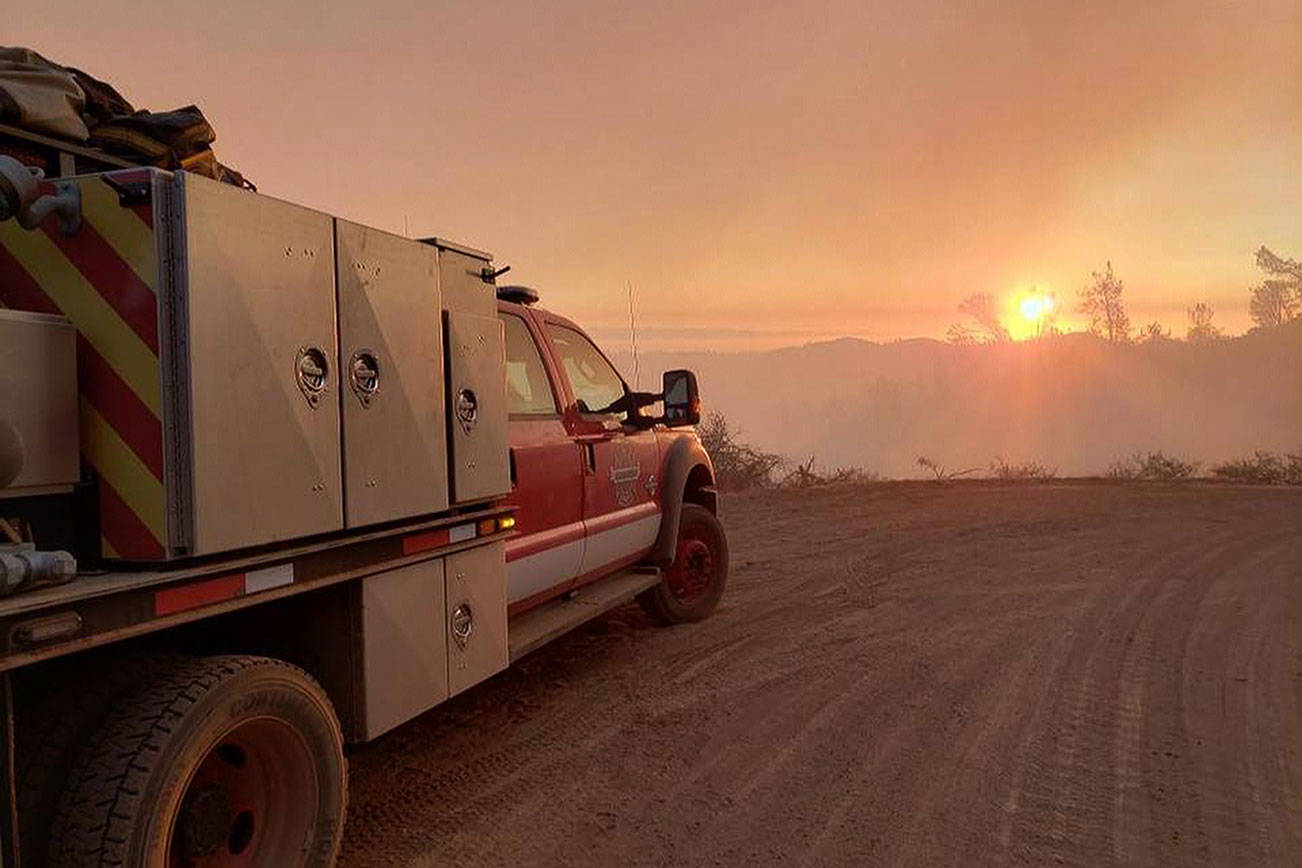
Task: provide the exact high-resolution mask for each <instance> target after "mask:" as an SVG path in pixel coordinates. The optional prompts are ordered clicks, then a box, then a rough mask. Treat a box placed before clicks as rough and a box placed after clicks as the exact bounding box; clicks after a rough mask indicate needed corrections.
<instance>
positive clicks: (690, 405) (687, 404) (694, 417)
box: [664, 371, 701, 426]
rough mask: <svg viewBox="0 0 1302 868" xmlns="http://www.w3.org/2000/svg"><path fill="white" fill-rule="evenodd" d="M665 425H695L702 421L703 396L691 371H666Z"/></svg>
mask: <svg viewBox="0 0 1302 868" xmlns="http://www.w3.org/2000/svg"><path fill="white" fill-rule="evenodd" d="M664 387H665V398H664V401H665V424H666V425H670V426H679V425H695V424H697V423H698V422H700V421H701V394H700V391H699V390H698V389H697V388H696V375H695V374H693V373H692V372H691V371H665V375H664Z"/></svg>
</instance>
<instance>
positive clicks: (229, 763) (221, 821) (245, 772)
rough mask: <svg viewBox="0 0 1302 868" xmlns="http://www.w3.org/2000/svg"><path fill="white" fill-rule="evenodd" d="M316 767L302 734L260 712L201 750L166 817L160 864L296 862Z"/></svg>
mask: <svg viewBox="0 0 1302 868" xmlns="http://www.w3.org/2000/svg"><path fill="white" fill-rule="evenodd" d="M318 799H319V796H318V794H317V781H316V770H315V767H314V766H313V764H312V759H311V754H310V752H309V750H308V747H307V744H306V742H304V740H303V738H302V736H300V735H299V733H298V732H297V731H296V730H294V728H293V727H291V726H289V725H288V724H286V723H284V722H282V721H279V720H274V719H271V718H261V719H257V720H251V721H247V722H245V723H242V724H239V725H238V726H236V727H235V728H234V729H232V730H231V731H230V732H228V733H227V734H226V735H224V736H223V737H222V738H220V739H218V741H217V743H216V744H214V745H213V746H212V747H211V748H210V749H209V751H208V752H207V754H205V755H204V758H203V760H202V761H200V763H199V765H198V767H197V768H195V770H194V774H193V775H192V776H191V778H190V783H189V785H188V786H187V787H186V791H185V795H184V796H183V797H182V798H181V802H180V804H179V805H178V806H177V810H176V814H175V816H173V818H172V824H171V833H170V835H169V840H168V848H167V863H166V864H167V866H168V868H248V866H254V865H277V866H281V865H283V866H286V868H289V866H294V865H298V864H300V863H301V861H302V859H303V858H304V856H305V855H306V852H305V850H304V847H305V845H306V843H307V842H308V840H309V839H310V837H311V832H312V824H313V823H314V822H315V817H316V813H317V801H318Z"/></svg>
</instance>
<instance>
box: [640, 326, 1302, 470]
mask: <svg viewBox="0 0 1302 868" xmlns="http://www.w3.org/2000/svg"><path fill="white" fill-rule="evenodd" d="M616 362H617V364H620V365H621V367H623V368H624V369H626V370H627V369H628V368H629V367H630V365H629V364H628V362H629V359H628V357H627V354H626V353H625V354H623V355H622V356H620V357H617V358H616ZM639 367H640V369H641V371H642V372H643V374H642V380H643V384H644V385H646V384H647V383H648V382H649V381H650V377H648V373H649V374H651V376H658V374H659V372H660V371H662V370H665V369H667V368H672V367H690V368H693V369H695V370H696V372H697V374H698V375H699V377H700V383H701V390H702V395H703V398H704V402H705V405H706V408H707V410H708V409H717V410H719V411H721V412H723V413H724V414H725V415H726V416H727V417H728V419H729V420H730V421H731V422H732V423H733V424H734V425H735V426H736V427H738V428H739V429H740V430H741V432H742V437H743V439H745V440H747V441H748V442H751V443H753V444H754V445H756V446H760V447H762V448H765V449H768V450H770V451H775V452H779V453H782V454H783V455H786V456H788V457H790V458H793V459H799V460H805V459H807V458H808V457H809V456H810V455H814V456H816V457H817V459H818V462H819V464H820V465H821V466H823V467H831V466H842V465H857V466H861V467H864V468H865V469H868V470H873V471H876V472H879V473H882V474H885V475H888V476H916V475H918V467H917V464H916V462H917V458H918V457H919V456H920V455H925V456H928V457H930V458H932V459H933V460H935V461H938V462H941V463H944V464H946V465H947V466H950V467H956V466H964V467H969V466H980V467H985V466H987V465H988V464H989V463H990V461H991V460H992V459H993V458H994V457H995V456H1001V457H1003V458H1005V459H1007V460H1009V461H1030V460H1035V461H1040V462H1042V463H1044V464H1046V465H1048V466H1049V467H1051V468H1056V469H1057V470H1058V472H1059V473H1060V474H1063V475H1091V474H1098V473H1102V472H1104V471H1105V470H1106V469H1107V467H1108V466H1109V465H1110V464H1111V463H1112V462H1114V461H1116V460H1118V459H1121V458H1124V457H1126V456H1128V455H1130V454H1132V453H1134V452H1136V451H1140V450H1161V451H1164V452H1166V453H1167V454H1174V455H1179V456H1181V457H1185V458H1188V459H1194V460H1200V461H1203V462H1210V461H1220V460H1224V459H1227V458H1232V457H1237V456H1240V455H1244V454H1247V453H1250V452H1251V451H1253V450H1254V449H1272V450H1275V451H1287V450H1296V449H1298V448H1299V447H1302V321H1298V320H1295V321H1293V322H1291V323H1288V324H1286V325H1284V326H1280V327H1278V328H1274V329H1261V330H1254V331H1252V332H1249V333H1248V334H1246V335H1243V336H1240V337H1235V338H1226V339H1222V340H1216V341H1206V342H1194V343H1189V342H1185V341H1174V340H1165V341H1162V340H1159V341H1154V342H1149V343H1144V344H1110V343H1108V342H1106V341H1104V340H1101V339H1100V338H1097V337H1094V336H1093V335H1089V334H1083V333H1072V334H1066V335H1060V336H1056V337H1052V338H1046V339H1043V340H1038V341H1023V342H1015V343H1005V344H985V345H977V346H955V345H952V344H948V343H944V342H941V341H937V340H932V339H927V338H917V339H909V340H901V341H894V342H890V343H879V342H873V341H866V340H862V339H859V338H839V339H836V340H829V341H818V342H814V343H808V344H804V345H802V346H798V347H785V348H781V349H773V350H764V351H754V352H718V353H716V352H698V353H646V354H643V355H642V356H641V359H640V366H639Z"/></svg>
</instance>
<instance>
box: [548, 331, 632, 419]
mask: <svg viewBox="0 0 1302 868" xmlns="http://www.w3.org/2000/svg"><path fill="white" fill-rule="evenodd" d="M547 332H548V334H549V335H550V336H551V339H552V345H553V346H554V347H555V348H556V355H557V357H558V358H559V359H560V361H561V366H562V367H564V368H565V375H566V376H567V377H569V379H570V385H571V386H572V387H573V389H574V397H575V399H576V400H577V401H578V402H579V412H581V413H592V412H596V411H598V410H601V409H602V408H603V407H609V406H610V405H611V404H613V403H615V402H616V401H618V400H619V399H620V398H622V397H624V381H623V380H622V379H620V376H619V374H618V373H617V372H616V371H615V369H614V367H612V366H611V364H610V362H608V361H606V357H605V356H603V355H602V354H601V351H600V350H598V349H597V347H596V345H595V344H594V343H593V342H592V341H590V340H588V339H587V337H585V336H584V335H583V334H581V333H580V332H577V331H575V330H574V329H572V328H566V327H565V326H561V325H556V324H554V323H548V324H547ZM619 415H621V416H622V415H626V414H619Z"/></svg>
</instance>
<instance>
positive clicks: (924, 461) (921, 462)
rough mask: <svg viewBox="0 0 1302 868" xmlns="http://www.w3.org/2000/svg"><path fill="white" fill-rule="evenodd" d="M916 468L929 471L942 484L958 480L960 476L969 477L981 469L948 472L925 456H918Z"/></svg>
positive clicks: (970, 468)
mask: <svg viewBox="0 0 1302 868" xmlns="http://www.w3.org/2000/svg"><path fill="white" fill-rule="evenodd" d="M918 466H919V467H923V468H926V469H927V470H929V471H931V475H932V476H934V477H936V479H938V480H940V481H942V482H945V481H948V480H950V479H958V478H959V477H960V476H970V475H971V474H973V473H976V472H977V471H978V470H980V469H981V468H980V467H969V468H968V469H966V470H949V469H948V468H946V467H945V465H943V464H937V463H936V462H935V461H932V460H931V459H930V458H928V457H927V456H925V455H919V456H918Z"/></svg>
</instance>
